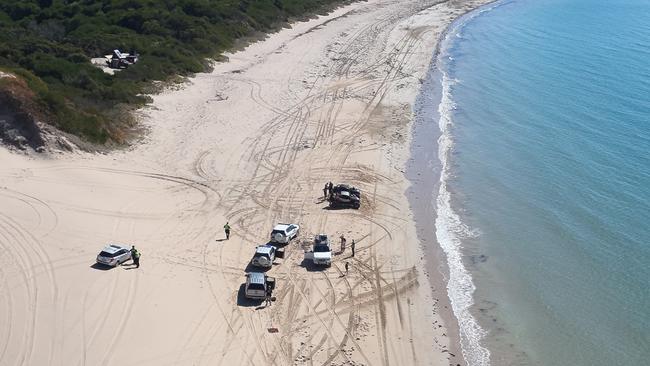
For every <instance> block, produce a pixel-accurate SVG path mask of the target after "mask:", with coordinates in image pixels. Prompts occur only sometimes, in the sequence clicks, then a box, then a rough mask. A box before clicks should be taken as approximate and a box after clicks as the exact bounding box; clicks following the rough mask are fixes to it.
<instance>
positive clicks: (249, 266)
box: [244, 262, 275, 273]
mask: <svg viewBox="0 0 650 366" xmlns="http://www.w3.org/2000/svg"><path fill="white" fill-rule="evenodd" d="M273 263H275V262H273ZM271 268H273V266H271V267H269V268H265V267H257V266H254V265H252V264H251V262H248V264H247V265H246V268H244V272H246V273H250V272H263V273H266V272H268V271H269V270H270V269H271Z"/></svg>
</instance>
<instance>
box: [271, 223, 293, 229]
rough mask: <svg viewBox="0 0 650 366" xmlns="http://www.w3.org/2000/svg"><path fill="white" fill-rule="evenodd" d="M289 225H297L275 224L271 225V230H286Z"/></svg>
mask: <svg viewBox="0 0 650 366" xmlns="http://www.w3.org/2000/svg"><path fill="white" fill-rule="evenodd" d="M291 225H294V226H297V225H296V224H277V225H275V226H274V227H273V230H286V229H288V228H289V226H291Z"/></svg>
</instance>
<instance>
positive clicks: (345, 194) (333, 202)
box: [329, 184, 361, 209]
mask: <svg viewBox="0 0 650 366" xmlns="http://www.w3.org/2000/svg"><path fill="white" fill-rule="evenodd" d="M329 207H331V208H338V207H352V208H356V209H358V208H359V207H361V191H360V190H359V189H358V188H356V187H352V186H349V185H347V184H337V185H335V186H334V187H333V188H332V194H331V195H330V196H329Z"/></svg>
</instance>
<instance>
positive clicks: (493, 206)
mask: <svg viewBox="0 0 650 366" xmlns="http://www.w3.org/2000/svg"><path fill="white" fill-rule="evenodd" d="M437 66H438V68H439V70H438V75H439V76H438V79H439V82H440V91H439V93H440V94H441V100H440V103H439V106H438V108H437V109H438V111H437V112H438V118H439V121H438V122H439V125H440V130H441V136H440V139H439V141H438V142H439V146H438V149H439V150H438V157H439V159H440V163H441V166H442V175H441V179H440V185H439V189H436V192H434V199H435V204H436V207H437V212H438V217H437V219H436V235H437V237H438V241H439V242H440V244H441V246H442V247H443V249H444V252H445V253H446V254H447V259H448V262H449V267H450V278H449V285H448V292H449V295H450V298H451V302H452V308H453V310H454V312H455V314H456V316H457V317H458V319H459V324H460V327H461V343H462V347H463V353H464V355H465V357H466V359H467V360H468V363H469V364H470V365H602V366H610V365H650V1H649V0H618V1H615V0H610V1H606V0H514V1H506V2H498V3H495V4H493V5H490V6H487V7H485V8H482V9H480V10H479V11H475V12H473V13H471V14H469V15H467V16H465V17H463V18H462V19H460V20H459V21H457V22H456V23H455V24H454V25H453V26H452V27H451V28H450V29H449V31H448V34H447V37H446V39H445V40H444V42H443V44H442V48H441V52H440V54H439V56H438V62H437Z"/></svg>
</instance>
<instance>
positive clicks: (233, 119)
mask: <svg viewBox="0 0 650 366" xmlns="http://www.w3.org/2000/svg"><path fill="white" fill-rule="evenodd" d="M483 3H485V1H467V2H463V3H462V4H459V3H453V4H452V3H450V2H442V3H435V2H434V1H411V2H407V3H405V2H402V1H389V0H375V1H368V2H363V3H355V4H352V5H347V6H344V7H342V8H339V9H337V10H335V11H334V12H332V13H331V14H329V15H327V16H323V17H319V18H317V19H314V20H310V21H307V22H302V23H297V24H293V25H292V28H291V29H286V30H283V31H281V32H278V33H275V34H272V35H269V37H268V38H267V39H266V40H265V41H262V42H258V43H254V44H252V45H249V46H248V47H246V48H245V49H244V50H242V51H240V52H236V53H233V54H229V55H228V56H229V58H230V61H229V62H226V63H221V64H216V65H215V68H214V70H213V71H212V72H210V73H205V74H197V75H196V76H195V77H194V78H192V79H190V80H189V81H188V83H187V84H185V85H184V86H183V87H182V88H174V90H171V89H170V90H166V91H164V92H162V93H160V94H158V95H155V96H153V99H154V102H153V104H152V105H151V106H149V107H147V108H146V109H144V110H142V111H141V114H142V116H143V118H144V122H143V124H142V128H144V129H147V130H148V131H149V133H148V134H147V136H145V137H144V138H143V141H142V143H141V144H140V145H137V146H133V147H132V148H130V149H127V150H124V151H117V152H113V153H111V154H107V155H93V154H85V153H79V154H77V155H72V154H71V155H68V156H66V159H53V160H51V161H46V160H38V159H30V160H28V161H26V160H27V159H25V158H24V157H18V156H15V155H7V154H6V153H5V152H4V150H3V152H0V154H2V156H3V159H4V160H5V161H7V165H6V166H5V167H3V169H2V170H0V181H1V182H2V186H3V187H4V188H5V190H4V191H3V192H2V194H0V204H2V205H3V206H4V207H12V208H13V210H14V212H16V214H15V217H16V220H18V221H17V223H16V224H15V225H13V226H15V227H27V228H32V230H31V231H32V236H33V239H30V240H32V241H29V240H26V241H25V242H24V243H22V244H21V245H22V247H21V248H23V249H21V251H20V252H19V253H18V255H20V258H18V259H16V258H13V257H9V258H4V257H1V256H0V262H2V263H5V262H7V263H13V265H14V266H16V268H13V267H11V268H9V271H10V273H22V272H24V273H26V274H27V276H28V278H33V280H32V282H27V285H26V286H22V287H20V286H21V283H23V282H24V281H27V280H24V279H21V277H9V278H8V279H7V286H10V288H21V289H22V290H21V291H22V292H21V291H16V292H15V293H14V294H12V298H11V299H10V302H9V304H10V306H9V307H7V305H0V312H4V313H5V315H6V313H7V312H13V313H15V314H14V315H15V316H14V317H13V318H16V319H17V320H15V321H14V320H11V319H13V318H11V319H10V320H9V322H10V324H9V325H13V328H14V329H15V331H16V332H18V331H21V329H22V328H21V324H28V323H29V324H32V326H31V327H30V329H31V330H30V329H25V330H24V332H25V334H27V335H28V337H30V338H29V342H28V343H29V344H31V345H33V346H34V347H31V348H34V349H37V350H40V349H45V350H46V349H52V351H51V352H52V354H48V352H46V351H38V352H34V354H32V352H31V348H29V347H28V348H24V347H21V346H19V345H17V344H13V343H11V344H10V347H9V349H10V350H11V353H10V354H9V356H7V357H14V356H16V357H23V358H24V359H27V360H28V361H33V362H35V363H38V361H39V360H43V359H46V358H47V359H50V360H57V359H59V358H61V359H66V360H69V359H71V358H70V357H73V355H78V354H80V351H79V346H80V345H83V346H84V350H86V351H87V354H88V357H89V359H88V361H87V362H89V363H110V361H111V360H112V359H114V358H115V357H116V355H114V354H112V353H111V352H110V349H116V348H119V347H121V346H124V345H126V344H131V345H132V344H136V345H137V346H138V347H139V348H140V349H143V350H155V349H163V348H164V349H165V350H169V351H168V353H166V354H165V355H163V356H162V357H164V359H165V360H170V359H175V360H176V362H175V363H176V364H214V363H217V364H219V363H222V364H241V363H246V362H248V363H252V364H268V363H273V362H279V363H280V364H309V363H314V362H316V363H325V364H332V363H335V364H384V365H387V364H390V363H393V364H396V363H409V364H421V363H429V364H434V365H448V364H453V365H457V364H461V363H464V362H463V361H462V360H461V358H462V356H461V355H460V353H459V352H458V351H457V349H458V346H456V345H455V344H454V343H455V342H454V327H453V324H454V323H453V318H449V316H448V315H447V314H448V313H447V310H445V306H448V305H446V303H445V301H448V299H447V294H446V293H442V292H441V291H440V290H441V287H440V286H438V287H437V290H436V289H434V291H436V292H434V293H432V291H431V286H430V283H429V281H428V280H424V278H425V277H428V276H432V275H433V277H438V275H437V274H435V271H436V270H437V271H438V272H439V273H440V276H444V271H441V270H440V268H441V265H444V261H440V262H439V265H438V266H437V267H438V268H437V269H436V270H434V271H431V270H428V269H427V268H426V267H425V266H426V265H427V264H425V263H424V261H423V255H422V254H423V252H424V251H425V250H426V249H428V248H429V247H425V246H424V245H423V243H422V242H421V240H419V239H418V232H417V228H416V224H415V221H414V220H417V217H415V216H414V213H415V212H414V211H413V210H412V209H411V205H410V201H409V199H407V197H406V196H405V192H406V191H407V190H408V189H409V185H410V184H411V181H410V180H409V179H408V178H407V176H406V175H405V173H404V172H405V167H406V166H407V162H408V161H409V159H410V155H411V149H412V144H413V141H414V140H413V136H412V133H413V126H414V123H415V122H414V121H413V119H412V117H413V116H414V109H415V108H416V105H415V101H416V98H417V96H418V95H419V93H420V90H421V88H422V85H421V84H420V82H421V80H426V78H427V75H428V73H429V67H430V64H431V63H432V61H433V60H432V55H434V52H435V49H436V46H437V44H438V43H439V41H440V39H439V37H440V35H441V34H442V33H443V31H444V30H445V29H446V28H447V27H448V25H449V24H450V23H451V22H452V21H453V20H454V19H456V18H457V17H458V16H460V15H462V14H463V13H466V12H467V11H469V10H470V9H473V8H475V7H478V6H479V5H482V4H483ZM326 23H327V26H324V27H323V24H326ZM5 156H7V158H6V159H5V158H4V157H5ZM68 158H69V159H68ZM432 173H433V172H432ZM328 180H332V181H335V182H337V183H338V182H353V183H354V184H356V185H358V186H359V187H360V188H361V189H362V190H363V192H364V197H365V200H366V201H365V204H364V205H363V206H362V208H361V209H360V210H358V211H351V210H327V209H325V208H324V207H323V202H322V200H319V199H318V198H317V197H318V196H320V192H321V190H322V184H323V182H326V181H328ZM43 182H47V189H44V187H43ZM289 193H290V194H289ZM23 196H24V197H31V198H30V199H25V198H23V199H22V200H20V199H17V197H23ZM60 197H66V199H65V200H64V201H65V202H62V201H61V198H60ZM34 211H36V213H37V214H38V221H36V218H35V217H34ZM287 221H296V222H299V223H300V224H301V227H302V228H303V230H304V231H303V230H301V232H302V237H301V239H300V240H299V242H298V243H296V244H295V245H293V244H292V245H290V246H288V247H287V252H286V257H285V259H284V260H283V261H281V262H280V263H278V265H277V266H274V267H273V269H271V270H270V271H269V272H270V273H271V274H272V275H273V276H275V277H276V278H278V280H279V284H278V290H277V291H278V293H277V298H278V301H277V302H276V303H275V304H273V306H272V307H271V308H270V309H266V308H264V307H259V308H258V307H255V306H251V305H249V304H248V303H247V302H245V301H243V300H242V299H241V296H240V293H239V292H240V291H241V290H239V289H240V288H241V287H240V286H241V283H242V278H243V273H244V271H245V270H250V269H249V266H248V263H249V261H250V255H251V251H252V250H254V248H255V246H256V245H257V244H259V243H263V242H264V240H266V239H267V233H268V230H269V228H271V227H272V225H274V224H275V223H277V222H287ZM36 222H38V224H36ZM78 222H83V223H84V225H83V226H84V228H78V225H77V224H78ZM224 222H230V225H231V226H232V227H233V237H232V238H231V240H228V241H223V240H220V239H219V238H220V235H221V234H222V233H221V230H220V227H221V226H223V224H224ZM13 226H12V227H13ZM86 228H87V229H86ZM3 230H4V229H3ZM319 232H326V233H329V234H330V236H331V237H332V238H337V237H338V236H339V235H341V234H345V235H346V236H347V237H348V238H351V239H353V238H356V239H357V243H358V247H357V251H358V253H357V256H356V257H354V258H353V257H351V256H346V255H343V254H339V255H336V256H334V263H333V264H332V267H331V268H330V269H327V270H314V269H310V268H309V266H308V265H306V264H305V263H304V261H302V248H301V245H304V244H305V243H307V245H308V243H309V240H310V238H311V237H312V235H314V234H317V233H319ZM14 235H15V234H14ZM215 237H216V240H215ZM111 241H117V242H124V243H137V246H138V249H139V250H140V251H141V252H142V253H143V258H144V260H143V266H142V268H141V269H139V270H138V271H128V270H122V268H116V269H115V270H110V271H97V270H92V269H91V270H90V272H88V271H89V270H88V263H87V262H88V258H93V257H94V256H95V255H96V250H97V247H98V246H99V245H100V243H105V242H111ZM348 243H349V241H348ZM0 244H1V243H0ZM334 248H335V249H337V248H338V241H337V243H336V244H335V245H334ZM72 250H74V251H75V253H77V255H76V256H75V257H74V258H66V257H65V256H62V254H61V253H62V252H67V251H72ZM348 250H349V249H348ZM29 253H36V255H33V256H32V257H34V258H35V259H31V258H30V256H29ZM4 255H5V256H8V255H11V253H10V252H8V253H5V254H4ZM5 259H6V261H5ZM348 262H349V263H351V270H350V274H347V273H344V264H346V263H348ZM60 263H63V264H60ZM39 266H40V267H43V268H45V271H36V270H35V268H39ZM425 274H426V275H425ZM30 276H31V277H30ZM72 278H78V281H65V280H68V279H72ZM61 280H64V282H61ZM21 281H23V282H21ZM118 281H119V283H120V284H122V285H123V286H124V287H125V288H126V289H127V290H126V291H124V292H122V291H119V290H117V289H115V288H113V290H110V291H108V293H106V291H105V289H106V287H107V283H113V284H116V283H118ZM41 287H42V288H44V289H50V290H40V289H41ZM37 290H39V291H44V292H43V294H44V295H42V296H41V295H39V297H38V298H36V297H35V296H34V293H35V291H37ZM141 291H144V295H142V294H141ZM107 296H108V297H107ZM91 299H97V300H96V301H91ZM101 299H105V300H106V301H109V300H110V303H114V304H117V305H119V306H117V307H118V308H119V309H118V310H120V309H121V310H120V311H121V313H120V314H121V315H120V316H119V317H118V319H119V321H117V322H116V324H107V323H105V322H104V321H101V320H99V319H106V318H108V317H109V315H111V314H112V313H111V312H112V311H113V308H112V307H106V306H103V305H102V301H99V300H101ZM446 299H447V300H446ZM120 304H121V305H120ZM30 307H31V308H36V307H38V308H39V309H46V310H45V311H44V312H41V313H39V314H38V316H37V315H36V313H35V312H30V311H29V309H30ZM179 308H182V309H184V310H185V311H184V312H183V314H179V315H178V316H177V317H168V316H166V315H168V314H170V313H172V312H173V311H174V309H179ZM19 309H22V310H19ZM70 314H83V319H82V320H83V321H79V319H78V317H75V316H70ZM113 315H114V316H115V314H113ZM445 317H446V318H445ZM41 318H43V319H57V323H56V324H50V323H48V322H44V321H39V319H41ZM0 319H4V318H1V317H0ZM26 319H27V320H29V319H31V320H29V321H27V320H26ZM160 319H166V320H167V321H166V322H163V323H161V322H160V321H159V320H160ZM21 321H22V323H21ZM5 322H6V321H5ZM30 322H31V323H30ZM0 324H4V323H0ZM59 324H60V325H61V326H58V325H59ZM215 324H216V325H217V326H215ZM64 328H65V329H68V330H70V333H71V334H74V335H75V337H80V338H81V342H78V340H76V338H75V341H74V342H71V341H66V340H65V338H64V337H62V336H60V334H62V331H63V329H64ZM149 329H154V330H156V332H155V334H151V333H148V332H147V330H149ZM268 329H275V330H276V331H275V332H271V331H268ZM38 334H51V335H52V337H50V338H51V340H50V341H51V342H52V344H49V345H43V347H40V346H41V343H42V342H44V341H45V340H44V339H42V338H43V337H42V336H38ZM87 334H90V335H91V336H90V337H87V336H86V335H87ZM173 335H177V336H179V337H180V336H182V337H183V338H182V339H183V340H182V344H181V345H178V342H179V341H178V339H177V338H178V337H175V336H173ZM0 336H1V335H0ZM450 337H451V339H450ZM0 340H4V339H2V338H0ZM7 344H9V341H7ZM107 344H108V345H109V347H108V349H109V351H106V345H107ZM196 350H200V352H196ZM450 353H451V354H453V357H452V356H451V354H450ZM84 354H85V353H84ZM21 355H22V356H21ZM160 357H161V356H160V355H157V354H155V353H152V352H143V354H141V355H140V356H139V359H138V360H135V361H141V362H142V363H147V362H149V363H155V362H157V361H160V360H161V358H160ZM84 360H85V359H84ZM52 362H54V361H52Z"/></svg>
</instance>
